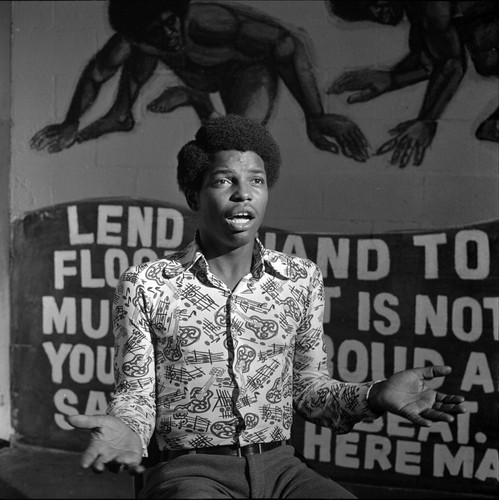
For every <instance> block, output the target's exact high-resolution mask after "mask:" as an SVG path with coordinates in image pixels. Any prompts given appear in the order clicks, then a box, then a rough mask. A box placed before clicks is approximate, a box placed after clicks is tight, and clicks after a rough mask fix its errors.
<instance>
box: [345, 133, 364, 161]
mask: <svg viewBox="0 0 499 500" xmlns="http://www.w3.org/2000/svg"><path fill="white" fill-rule="evenodd" d="M340 145H341V146H342V150H345V151H344V154H345V155H346V156H348V157H349V158H354V159H355V160H357V161H361V162H364V161H366V159H367V151H365V150H364V149H363V148H362V146H361V145H360V144H359V143H358V142H357V141H356V140H355V138H354V137H353V136H352V135H350V134H349V135H347V136H346V137H344V141H343V142H342V143H341V144H340ZM346 151H348V153H349V154H347V153H346Z"/></svg>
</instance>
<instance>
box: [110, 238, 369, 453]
mask: <svg viewBox="0 0 499 500" xmlns="http://www.w3.org/2000/svg"><path fill="white" fill-rule="evenodd" d="M323 309H324V286H323V280H322V274H321V271H320V269H319V268H318V266H317V265H316V264H315V263H313V262H312V261H310V260H307V259H303V258H300V257H296V256H289V255H286V254H283V253H280V252H277V251H273V250H268V249H265V248H263V246H262V244H261V243H260V241H259V240H258V239H257V240H256V244H255V250H254V253H253V264H252V269H251V272H250V273H249V274H248V275H246V276H244V277H243V278H242V280H241V281H240V282H239V283H238V285H237V286H236V288H235V289H234V290H233V291H231V290H230V289H229V288H228V287H227V286H226V285H225V284H224V283H223V282H222V281H221V280H220V279H219V278H217V276H215V275H214V274H212V273H211V272H210V269H209V267H208V263H207V261H206V259H205V258H204V256H203V254H202V253H201V251H200V249H199V246H198V245H197V243H196V239H194V240H193V241H192V242H191V243H190V244H189V245H188V246H187V247H186V248H185V249H184V250H182V251H180V252H176V253H174V254H171V255H169V256H167V257H164V258H161V259H159V260H156V261H154V262H146V263H143V264H140V265H137V266H133V267H131V268H129V269H127V270H126V271H125V272H124V273H123V274H122V276H121V278H120V281H119V283H118V285H117V287H116V291H115V297H114V304H113V324H114V335H115V354H114V356H115V360H114V373H115V394H114V396H113V398H112V400H111V402H110V404H109V407H108V410H107V411H108V413H109V414H112V415H115V416H117V417H119V418H121V419H122V420H123V421H124V422H126V423H127V424H128V425H129V426H130V427H131V428H132V429H133V430H134V431H136V432H137V433H138V434H139V435H140V437H141V439H142V443H143V446H144V454H146V453H147V451H146V447H147V444H148V443H149V440H150V438H151V437H152V435H153V432H154V430H156V436H157V440H158V444H159V447H160V448H161V449H162V448H165V447H166V448H170V449H176V448H200V447H205V446H217V445H227V444H234V443H237V444H239V445H241V446H244V445H247V444H250V443H265V442H270V441H279V440H284V439H288V438H289V437H290V429H291V424H292V420H293V411H294V410H295V411H297V412H298V413H299V414H300V415H301V416H302V417H304V418H305V419H307V420H309V421H311V422H314V423H319V424H321V425H323V426H327V427H330V428H332V429H334V431H335V432H337V433H344V432H348V431H349V430H351V428H352V427H353V425H354V424H355V423H356V422H358V421H360V420H362V419H365V418H372V417H374V414H373V413H372V412H371V411H370V410H369V408H368V406H367V400H366V399H367V396H366V394H367V390H368V388H369V387H370V385H371V383H358V384H356V383H344V382H340V381H337V380H333V379H332V378H331V377H330V376H329V373H328V371H327V355H326V348H325V343H324V340H323V325H322V319H323Z"/></svg>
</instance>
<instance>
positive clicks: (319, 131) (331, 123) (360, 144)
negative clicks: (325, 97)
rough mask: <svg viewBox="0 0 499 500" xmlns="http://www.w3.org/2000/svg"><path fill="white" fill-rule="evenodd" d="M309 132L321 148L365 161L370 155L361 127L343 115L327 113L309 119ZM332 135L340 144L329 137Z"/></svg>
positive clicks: (313, 140)
mask: <svg viewBox="0 0 499 500" xmlns="http://www.w3.org/2000/svg"><path fill="white" fill-rule="evenodd" d="M307 133H308V137H309V138H310V140H311V141H312V143H313V144H314V145H315V146H316V147H317V148H319V149H322V150H324V151H331V152H332V153H338V145H339V148H340V149H341V153H342V154H343V155H345V156H347V157H348V158H353V159H354V160H357V161H361V162H364V161H366V160H367V158H368V157H369V154H368V143H367V139H366V138H365V136H364V134H363V133H362V132H361V130H360V128H359V127H358V126H357V125H356V124H355V123H354V122H353V121H352V120H350V119H349V118H347V117H345V116H342V115H334V114H326V115H323V116H319V117H316V118H308V119H307ZM328 137H332V138H334V139H335V140H336V142H337V143H338V145H336V144H335V143H334V142H332V141H331V140H329V139H328Z"/></svg>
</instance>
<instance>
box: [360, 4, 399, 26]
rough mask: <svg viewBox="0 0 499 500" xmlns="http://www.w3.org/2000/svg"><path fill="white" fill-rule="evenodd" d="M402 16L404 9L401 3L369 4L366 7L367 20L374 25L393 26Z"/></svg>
mask: <svg viewBox="0 0 499 500" xmlns="http://www.w3.org/2000/svg"><path fill="white" fill-rule="evenodd" d="M403 16H404V7H403V5H402V2H393V1H392V2H390V1H379V2H369V4H368V7H367V17H368V19H370V20H371V21H374V22H376V23H380V24H389V25H391V26H395V25H396V24H398V23H399V22H400V21H401V20H402V17H403Z"/></svg>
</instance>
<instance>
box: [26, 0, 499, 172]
mask: <svg viewBox="0 0 499 500" xmlns="http://www.w3.org/2000/svg"><path fill="white" fill-rule="evenodd" d="M329 5H330V11H331V13H332V15H334V16H338V17H340V18H342V19H344V20H347V21H351V22H353V21H361V20H368V21H373V22H377V23H380V24H388V25H397V24H398V23H399V22H400V21H401V20H402V18H403V16H404V15H406V16H407V18H408V20H409V22H410V33H409V40H408V54H407V55H406V56H405V57H404V58H403V59H402V60H401V61H400V62H399V63H397V64H396V65H394V66H393V67H392V68H390V69H388V70H380V69H372V68H366V69H360V70H354V71H347V72H346V73H344V74H342V75H341V76H340V77H339V78H338V79H336V80H335V81H334V82H333V83H332V84H331V85H330V87H329V88H328V89H327V93H329V94H342V93H344V92H352V94H351V95H350V97H349V98H348V102H349V103H358V102H363V101H367V100H370V99H373V98H375V97H377V96H379V95H381V94H384V93H386V92H392V91H396V90H398V89H400V88H403V87H406V86H409V85H414V84H416V83H419V82H421V81H428V86H427V89H426V92H425V95H424V99H423V103H422V105H421V108H420V111H419V114H418V116H417V117H416V118H414V119H411V120H408V121H404V122H402V123H399V124H398V125H396V126H395V127H394V128H393V129H392V130H390V134H392V135H393V136H394V137H393V138H392V139H390V140H388V141H386V142H384V143H383V144H382V145H381V146H379V147H378V148H377V149H376V151H375V153H374V154H375V155H382V154H386V153H389V152H391V153H392V156H391V160H390V161H391V163H392V164H394V165H398V166H399V167H406V166H407V165H408V164H409V163H410V162H411V161H412V162H413V163H414V165H421V163H422V162H423V160H424V156H425V153H426V150H427V149H428V148H429V147H430V145H431V143H432V141H433V138H434V136H435V134H436V132H437V126H438V123H437V120H438V119H439V118H441V117H442V114H443V113H444V111H445V108H446V106H447V104H448V103H449V101H450V100H451V99H452V97H453V96H454V94H455V93H456V91H457V89H458V87H459V84H460V82H461V80H462V78H463V76H464V73H465V72H466V69H467V55H468V54H469V56H470V58H471V61H472V63H473V65H474V68H475V69H476V71H477V72H478V73H479V74H480V75H484V76H491V77H497V76H498V74H499V59H498V48H499V4H498V3H497V2H496V1H483V0H482V1H474V2H461V1H448V2H438V4H435V2H403V1H355V2H352V1H335V0H330V1H329ZM108 16H109V23H110V25H111V26H112V28H113V30H114V32H115V34H114V35H113V36H112V37H111V38H110V39H109V40H108V41H107V42H106V44H105V45H104V46H103V47H102V48H101V49H100V50H99V51H98V52H97V54H95V56H94V57H93V58H92V59H91V60H90V62H88V64H87V65H86V67H85V69H84V70H83V72H82V74H81V75H80V78H79V80H78V83H77V85H76V89H75V91H74V94H73V96H72V99H71V102H70V105H69V108H68V110H67V113H66V117H65V119H64V121H63V122H62V123H59V124H52V125H48V126H46V127H44V128H43V129H41V130H40V131H39V132H37V133H36V134H35V135H34V136H33V138H32V139H31V147H32V148H33V149H36V150H47V151H48V152H50V153H55V152H59V151H61V150H63V149H66V148H69V147H71V146H73V145H74V144H75V143H79V142H80V143H81V142H84V141H88V140H93V139H97V138H98V137H100V136H102V135H104V134H108V133H112V132H118V131H130V130H132V129H133V128H134V124H135V119H134V116H133V113H132V107H133V105H134V103H135V101H136V99H137V97H138V96H139V94H140V91H141V88H142V86H143V85H144V84H145V83H146V82H147V81H148V80H149V79H150V78H151V77H152V76H153V75H154V73H155V70H156V67H157V65H158V62H159V61H161V62H162V63H164V64H166V65H167V66H168V67H169V68H170V69H172V70H173V71H174V72H175V74H176V75H177V76H178V77H179V78H180V80H181V81H182V83H183V85H178V86H172V87H169V88H166V89H164V90H163V92H162V93H161V94H160V95H159V96H157V97H156V98H155V99H154V100H152V101H151V102H150V103H149V104H148V105H147V109H148V110H149V111H150V112H153V113H170V112H173V111H174V110H175V109H177V108H179V107H182V106H190V107H192V108H193V109H194V110H195V112H196V114H197V116H198V117H199V119H200V120H205V119H207V118H209V117H211V116H213V115H214V114H216V111H215V107H214V105H213V102H212V100H211V97H210V94H212V93H215V92H216V93H219V95H220V98H221V100H222V103H223V105H224V110H225V112H226V113H236V114H242V115H244V116H248V117H251V118H255V119H258V120H260V121H262V122H263V123H267V122H268V120H269V118H270V116H271V114H272V112H273V108H274V103H275V100H276V99H277V98H278V95H277V94H278V85H279V81H282V82H283V83H284V85H286V87H287V88H288V89H289V91H290V92H291V94H292V95H293V96H294V98H295V99H296V101H297V102H298V103H299V105H300V107H301V108H302V110H303V113H304V115H305V119H306V130H307V135H308V138H309V139H310V141H311V142H312V143H313V144H314V145H315V146H316V147H317V148H319V149H321V150H326V151H331V152H333V153H338V152H339V151H341V153H342V154H343V155H345V156H347V157H349V158H353V159H355V160H356V161H361V162H364V161H366V160H367V159H368V157H369V152H368V141H367V139H366V137H365V135H364V134H363V132H362V131H361V129H360V128H359V126H358V125H357V124H355V123H354V122H353V121H352V120H351V119H349V118H348V117H347V116H344V115H340V114H333V113H326V112H325V111H324V106H323V96H321V95H320V92H319V88H318V85H317V79H316V75H315V73H314V69H313V65H312V61H311V59H310V54H309V50H310V49H309V48H308V47H309V46H310V44H311V42H310V39H309V38H308V36H307V33H305V32H304V31H303V30H299V29H298V28H296V27H289V26H285V25H284V24H282V23H280V22H279V21H278V20H276V19H274V18H272V17H270V16H268V15H266V14H265V13H263V12H260V11H259V10H257V9H252V8H251V7H249V6H245V5H237V4H235V3H230V4H229V3H225V4H224V3H211V2H198V3H196V2H194V3H191V2H189V1H188V0H181V1H171V0H169V1H149V2H148V1H143V0H142V1H127V2H122V1H121V2H120V1H119V0H110V2H109V9H108ZM119 70H121V74H120V77H119V88H118V91H117V94H116V97H115V99H114V102H113V103H112V104H111V106H110V108H109V110H108V111H107V113H106V114H105V115H104V116H101V117H99V118H97V119H96V120H95V121H94V122H92V123H91V124H89V125H87V126H86V127H85V128H83V129H82V130H80V129H79V122H80V118H81V117H82V115H83V114H84V113H85V112H86V111H87V110H88V109H89V108H90V107H91V106H92V105H93V104H94V102H95V100H96V98H97V95H98V93H99V90H100V88H101V86H102V85H103V84H104V83H105V82H106V81H107V80H109V79H110V78H112V77H114V76H115V75H116V74H117V72H118V71H119ZM475 135H476V137H477V138H478V139H480V140H487V141H494V142H499V110H498V109H496V110H495V111H494V112H493V113H492V114H490V116H488V117H487V118H486V119H485V120H483V121H482V122H481V123H480V125H479V126H478V128H477V130H476V132H475Z"/></svg>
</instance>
